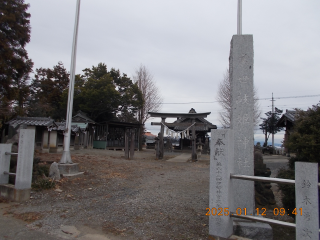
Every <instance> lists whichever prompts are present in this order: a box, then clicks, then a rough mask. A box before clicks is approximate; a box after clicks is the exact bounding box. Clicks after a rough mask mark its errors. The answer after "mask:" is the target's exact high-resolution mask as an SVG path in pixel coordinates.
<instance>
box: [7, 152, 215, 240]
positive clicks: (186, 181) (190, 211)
mask: <svg viewBox="0 0 320 240" xmlns="http://www.w3.org/2000/svg"><path fill="white" fill-rule="evenodd" d="M123 155H124V153H123V152H116V151H105V150H101V151H99V150H94V151H92V150H88V151H84V150H81V151H79V152H72V157H73V161H74V162H78V163H80V168H81V169H80V170H81V171H84V172H85V173H84V175H83V176H82V177H78V178H74V179H66V178H63V179H62V180H61V181H60V182H59V183H58V187H59V189H60V190H61V192H60V190H59V191H54V190H47V191H40V192H33V193H32V196H31V197H32V198H31V199H30V201H28V202H25V203H23V204H12V205H11V208H10V210H8V213H9V214H12V215H15V216H16V217H18V218H22V219H23V218H27V217H29V218H30V217H31V219H32V223H30V224H29V225H28V227H29V228H32V229H36V230H38V231H42V232H45V233H48V234H51V235H56V236H59V237H61V225H64V226H75V227H76V228H77V229H78V230H79V231H80V234H79V235H78V237H81V236H82V235H84V234H85V233H86V232H87V231H88V230H86V231H84V232H83V233H81V230H83V229H86V228H88V229H91V230H92V231H97V232H99V233H102V234H104V235H106V236H109V238H110V239H111V238H112V239H206V238H207V234H208V217H207V216H205V210H206V208H207V207H208V205H209V202H208V189H209V181H208V179H209V161H207V160H206V161H198V162H197V163H191V162H185V163H180V162H179V163H176V162H167V161H163V160H162V161H156V160H154V151H152V150H150V151H143V152H140V153H137V154H136V160H125V159H124V158H123V157H122V156H123ZM174 156H175V154H171V153H169V155H168V154H167V155H166V159H169V158H171V157H174ZM40 157H41V158H42V160H47V161H48V160H58V159H59V158H60V154H50V155H48V154H42V155H41V156H40ZM33 220H34V221H33ZM59 233H60V235H59ZM65 235H66V236H65V237H68V235H67V234H65ZM62 237H63V235H62Z"/></svg>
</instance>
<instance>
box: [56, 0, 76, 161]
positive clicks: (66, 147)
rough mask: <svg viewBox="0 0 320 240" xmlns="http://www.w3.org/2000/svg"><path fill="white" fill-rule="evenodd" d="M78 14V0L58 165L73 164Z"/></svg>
mask: <svg viewBox="0 0 320 240" xmlns="http://www.w3.org/2000/svg"><path fill="white" fill-rule="evenodd" d="M79 13H80V0H77V9H76V16H75V24H74V32H73V43H72V54H71V66H70V81H69V95H68V106H67V117H66V129H65V132H64V141H63V154H62V157H61V159H60V162H59V163H73V162H72V160H71V155H70V139H71V120H72V108H73V93H74V79H75V70H76V56H77V39H78V26H79Z"/></svg>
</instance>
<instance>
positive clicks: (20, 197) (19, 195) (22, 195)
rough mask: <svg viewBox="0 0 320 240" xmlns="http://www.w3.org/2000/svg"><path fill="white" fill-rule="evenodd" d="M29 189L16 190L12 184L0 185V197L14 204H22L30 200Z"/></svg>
mask: <svg viewBox="0 0 320 240" xmlns="http://www.w3.org/2000/svg"><path fill="white" fill-rule="evenodd" d="M30 193H31V188H28V189H16V188H15V187H14V185H12V184H3V185H0V194H1V197H4V198H6V199H9V200H11V201H14V202H24V201H28V200H29V199H30Z"/></svg>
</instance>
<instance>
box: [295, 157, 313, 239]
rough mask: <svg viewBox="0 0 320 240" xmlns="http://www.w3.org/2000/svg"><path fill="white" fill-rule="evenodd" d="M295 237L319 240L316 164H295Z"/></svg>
mask: <svg viewBox="0 0 320 240" xmlns="http://www.w3.org/2000/svg"><path fill="white" fill-rule="evenodd" d="M295 169H296V170H295V180H296V184H295V185H296V186H295V189H296V209H295V210H296V237H297V239H304V240H309V239H310V240H311V239H312V240H315V239H317V240H318V239H319V209H318V208H319V206H318V204H319V203H318V201H319V199H318V184H317V183H318V164H317V163H305V162H296V163H295Z"/></svg>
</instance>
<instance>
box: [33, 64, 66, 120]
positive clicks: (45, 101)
mask: <svg viewBox="0 0 320 240" xmlns="http://www.w3.org/2000/svg"><path fill="white" fill-rule="evenodd" d="M68 85H69V74H68V72H67V70H66V69H65V67H64V66H63V64H62V62H58V64H57V65H56V66H54V67H53V68H52V69H50V68H39V69H36V74H35V77H34V79H33V80H32V83H31V87H30V89H31V90H30V91H31V96H30V101H29V112H28V115H29V116H34V117H52V118H53V119H55V120H61V119H65V117H66V111H65V108H62V107H61V101H62V93H63V91H64V90H66V89H67V88H68Z"/></svg>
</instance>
